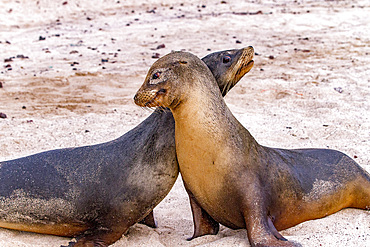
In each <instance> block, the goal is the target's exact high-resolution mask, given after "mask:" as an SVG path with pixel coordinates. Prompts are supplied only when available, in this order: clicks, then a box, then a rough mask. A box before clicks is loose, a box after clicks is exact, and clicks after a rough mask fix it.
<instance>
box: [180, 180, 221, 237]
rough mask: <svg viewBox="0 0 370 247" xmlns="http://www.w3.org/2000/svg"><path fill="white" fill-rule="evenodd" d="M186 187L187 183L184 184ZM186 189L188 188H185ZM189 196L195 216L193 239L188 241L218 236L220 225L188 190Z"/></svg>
mask: <svg viewBox="0 0 370 247" xmlns="http://www.w3.org/2000/svg"><path fill="white" fill-rule="evenodd" d="M184 185H185V183H184ZM185 189H186V186H185ZM186 192H187V193H188V195H189V200H190V206H191V212H192V214H193V223H194V233H193V236H192V237H191V238H188V239H187V240H192V239H194V238H197V237H200V236H204V235H216V234H217V233H218V230H219V227H220V226H219V223H218V222H217V221H215V220H214V219H213V218H212V217H211V216H210V215H209V214H208V213H207V212H206V211H205V210H204V209H203V208H202V207H201V206H200V205H199V204H198V202H197V200H196V199H195V197H194V195H193V194H192V193H191V192H190V191H189V190H188V189H186Z"/></svg>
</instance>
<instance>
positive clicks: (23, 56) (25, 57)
mask: <svg viewBox="0 0 370 247" xmlns="http://www.w3.org/2000/svg"><path fill="white" fill-rule="evenodd" d="M17 58H20V59H29V57H27V56H25V55H22V54H19V55H17Z"/></svg>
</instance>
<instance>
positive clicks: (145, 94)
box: [134, 88, 167, 108]
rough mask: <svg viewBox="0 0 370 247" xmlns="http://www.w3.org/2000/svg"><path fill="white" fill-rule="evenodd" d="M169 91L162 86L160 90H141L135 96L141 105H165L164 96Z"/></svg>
mask: <svg viewBox="0 0 370 247" xmlns="http://www.w3.org/2000/svg"><path fill="white" fill-rule="evenodd" d="M166 93H167V90H166V89H164V88H161V89H159V90H144V91H141V90H139V91H138V92H137V93H136V95H135V97H134V100H135V104H137V105H138V106H141V107H149V108H151V107H157V106H163V100H162V99H163V96H164V95H165V94H166Z"/></svg>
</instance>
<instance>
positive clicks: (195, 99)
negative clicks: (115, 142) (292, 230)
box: [135, 53, 370, 246]
mask: <svg viewBox="0 0 370 247" xmlns="http://www.w3.org/2000/svg"><path fill="white" fill-rule="evenodd" d="M158 71H162V74H161V77H162V78H155V79H154V78H153V76H152V75H153V74H155V73H157V72H158ZM189 75H190V76H189ZM158 92H160V93H158ZM150 95H154V96H155V97H156V98H155V101H152V99H151V97H150ZM142 99H145V100H146V101H147V102H149V104H150V106H152V107H154V106H158V105H159V106H165V107H169V108H170V109H171V111H172V113H173V116H174V118H175V139H176V152H177V158H178V162H179V167H180V172H181V176H182V178H183V181H184V184H185V187H186V189H187V191H188V193H189V197H190V203H191V206H192V211H193V217H194V225H195V231H194V235H193V238H194V237H199V236H202V235H205V234H216V233H217V231H218V223H221V224H223V225H225V226H227V227H230V228H232V229H238V228H246V229H247V234H248V238H249V241H250V243H251V245H252V246H293V243H291V242H289V241H287V240H286V239H285V238H284V237H283V236H281V235H280V233H279V232H278V230H282V229H286V228H288V227H291V226H294V225H296V224H299V223H301V222H303V221H306V220H310V219H316V218H321V217H324V216H326V215H329V214H332V213H335V212H337V211H338V210H340V209H342V208H345V207H355V208H360V209H369V208H370V176H369V174H368V173H367V172H366V171H365V170H363V169H362V168H361V167H360V166H359V165H358V164H357V163H356V162H355V161H353V160H352V159H351V158H349V157H348V156H346V155H345V154H343V153H341V152H338V151H335V150H327V149H297V150H286V149H276V148H269V147H264V146H261V145H259V144H258V143H257V141H256V140H255V139H254V138H253V136H252V135H251V134H250V133H249V132H248V130H247V129H245V128H244V127H243V126H242V125H241V124H240V123H239V121H238V120H237V119H236V118H235V117H234V116H233V114H232V113H231V111H230V110H229V108H228V107H227V106H226V104H225V102H224V100H223V99H222V97H221V94H220V92H219V90H218V88H217V85H216V83H215V80H214V78H213V76H212V73H211V72H210V71H209V69H208V68H207V66H205V65H204V63H203V62H202V61H201V60H199V59H198V58H197V57H195V56H193V55H191V54H189V53H175V54H169V55H167V56H165V59H163V60H161V59H159V60H158V61H157V62H155V63H154V64H153V66H152V67H151V69H150V70H149V73H148V76H147V78H146V80H145V81H144V84H143V85H142V86H141V88H140V89H139V91H138V92H137V94H136V95H135V103H137V104H138V105H145V104H146V103H145V101H142Z"/></svg>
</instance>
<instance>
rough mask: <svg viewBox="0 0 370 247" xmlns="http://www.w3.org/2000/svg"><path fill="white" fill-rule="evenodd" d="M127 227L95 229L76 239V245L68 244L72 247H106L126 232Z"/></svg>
mask: <svg viewBox="0 0 370 247" xmlns="http://www.w3.org/2000/svg"><path fill="white" fill-rule="evenodd" d="M127 229H128V228H127V227H122V226H119V227H117V228H114V229H108V228H103V227H101V228H96V229H92V230H89V231H88V232H87V233H85V234H83V235H81V236H79V237H77V238H76V239H77V242H76V243H70V244H69V246H73V247H108V246H109V245H111V244H113V243H114V242H116V241H117V240H119V239H120V238H121V237H122V235H123V234H124V233H125V232H126V231H127Z"/></svg>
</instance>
